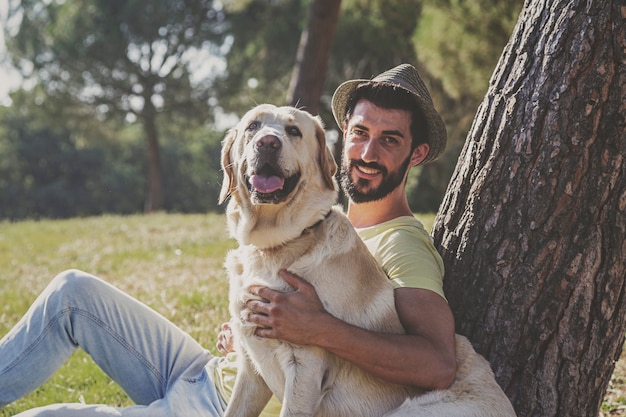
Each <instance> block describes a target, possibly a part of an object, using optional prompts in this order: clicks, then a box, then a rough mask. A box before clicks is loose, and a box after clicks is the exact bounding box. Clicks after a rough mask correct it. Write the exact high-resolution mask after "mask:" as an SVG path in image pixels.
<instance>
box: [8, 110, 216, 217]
mask: <svg viewBox="0 0 626 417" xmlns="http://www.w3.org/2000/svg"><path fill="white" fill-rule="evenodd" d="M41 110H42V109H39V108H38V107H37V106H34V105H32V104H31V105H28V106H20V105H17V104H16V105H15V106H14V107H11V108H8V109H4V111H2V112H1V113H0V126H2V130H0V151H1V152H0V220H1V219H12V220H15V219H24V218H41V217H45V218H67V217H74V216H89V215H96V214H102V213H125V214H130V213H137V212H141V211H142V207H143V195H144V193H145V188H146V181H145V175H144V173H145V170H146V161H145V154H144V151H143V143H142V142H141V140H140V139H139V138H138V135H137V132H136V131H135V128H134V127H133V126H127V127H122V126H117V125H114V126H108V127H109V128H111V129H113V130H107V129H106V128H105V127H107V125H106V124H100V125H99V129H94V130H91V131H89V132H87V131H85V130H83V129H82V128H77V127H76V126H75V127H74V128H73V129H70V128H69V127H67V126H65V125H59V124H57V123H54V121H51V120H49V119H48V118H47V116H46V114H45V112H41ZM83 123H84V124H85V126H88V125H89V123H87V122H86V120H85V119H83ZM179 129H180V128H179V127H178V128H177V127H175V126H166V127H165V128H164V129H163V131H164V145H163V149H162V160H163V170H164V172H165V173H166V177H165V181H164V186H165V202H164V209H165V210H168V211H172V212H205V211H210V210H218V206H217V195H218V192H219V188H220V183H221V176H220V174H221V172H220V168H219V161H220V158H219V154H220V144H219V142H220V139H221V137H222V134H221V133H220V132H214V131H211V130H209V129H208V128H206V127H195V128H193V127H189V126H188V129H187V130H182V131H181V130H179ZM112 136H116V138H115V139H116V140H113V139H112Z"/></svg>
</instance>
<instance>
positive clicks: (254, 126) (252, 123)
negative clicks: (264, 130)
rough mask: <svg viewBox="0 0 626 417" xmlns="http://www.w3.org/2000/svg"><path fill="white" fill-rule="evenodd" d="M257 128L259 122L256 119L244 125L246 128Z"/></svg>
mask: <svg viewBox="0 0 626 417" xmlns="http://www.w3.org/2000/svg"><path fill="white" fill-rule="evenodd" d="M258 128H259V122H257V121H256V120H255V121H254V122H251V123H250V124H249V125H248V127H246V130H250V131H252V130H257V129H258Z"/></svg>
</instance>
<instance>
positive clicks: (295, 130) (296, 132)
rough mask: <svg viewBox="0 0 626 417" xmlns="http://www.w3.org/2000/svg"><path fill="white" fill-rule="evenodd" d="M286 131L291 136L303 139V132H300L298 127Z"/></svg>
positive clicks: (291, 127) (289, 127)
mask: <svg viewBox="0 0 626 417" xmlns="http://www.w3.org/2000/svg"><path fill="white" fill-rule="evenodd" d="M285 130H286V131H287V134H288V135H289V136H297V137H302V132H300V129H298V128H297V127H296V126H287V128H286V129H285Z"/></svg>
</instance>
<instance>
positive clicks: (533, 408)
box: [434, 0, 626, 417]
mask: <svg viewBox="0 0 626 417" xmlns="http://www.w3.org/2000/svg"><path fill="white" fill-rule="evenodd" d="M625 42H626V26H624V24H623V3H622V2H620V1H617V0H590V1H585V2H577V1H575V2H571V1H564V0H555V1H551V2H545V1H543V0H531V1H528V2H527V3H526V5H525V7H524V9H523V10H522V13H521V15H520V19H519V21H518V23H517V26H516V28H515V31H514V33H513V36H512V38H511V41H510V43H509V44H508V45H507V48H506V49H505V51H504V54H503V55H502V58H501V59H500V63H499V64H498V67H497V69H496V71H495V73H494V75H493V76H492V79H491V83H490V87H489V91H488V93H487V95H486V97H485V99H484V101H483V103H482V104H481V106H480V109H479V111H478V114H477V115H476V118H475V119H474V124H473V126H472V129H471V132H470V135H469V137H468V140H467V142H466V143H465V146H464V148H463V152H462V154H461V157H460V159H459V161H458V164H457V167H456V170H455V173H454V175H453V178H452V182H451V183H450V186H449V188H448V191H447V193H446V197H445V200H444V202H443V204H442V207H441V210H440V212H439V213H438V216H437V219H436V222H435V227H434V237H435V241H436V243H437V245H438V247H439V248H440V251H441V252H442V256H443V258H444V261H445V264H446V281H445V290H446V295H447V297H448V300H449V303H450V306H451V308H452V310H453V311H454V313H455V317H456V320H457V328H458V331H459V333H462V334H465V335H467V336H468V337H469V338H470V339H471V340H472V342H473V343H474V345H475V347H476V350H477V351H479V352H480V353H482V354H483V355H484V356H485V357H486V358H488V360H489V361H490V362H491V364H492V366H493V368H494V372H495V374H496V378H497V380H498V382H499V383H500V385H501V386H502V387H503V388H504V389H505V391H506V392H507V394H508V395H509V397H510V398H511V400H512V402H513V405H514V406H515V409H516V411H517V413H518V415H519V416H520V417H525V416H542V417H550V416H585V417H586V416H595V415H597V413H598V409H599V407H600V404H601V401H602V398H603V395H604V393H605V392H606V388H607V385H608V383H609V380H610V377H611V373H612V371H613V368H614V366H615V361H616V360H617V358H618V357H619V355H620V352H621V349H622V345H623V343H624V331H625V330H626V286H625V282H624V271H626V244H625V240H624V237H625V236H626V163H625V161H626V139H625V138H626V123H625V113H624V103H626V93H625V90H624V86H625V84H624V80H625V77H626V67H625V66H624V48H623V46H624V44H625Z"/></svg>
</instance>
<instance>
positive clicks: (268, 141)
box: [256, 135, 281, 152]
mask: <svg viewBox="0 0 626 417" xmlns="http://www.w3.org/2000/svg"><path fill="white" fill-rule="evenodd" d="M280 146H281V144H280V140H279V139H278V138H277V137H276V136H274V135H265V136H263V137H261V138H259V139H257V141H256V147H257V148H259V150H260V151H265V152H272V151H277V150H279V149H280Z"/></svg>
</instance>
